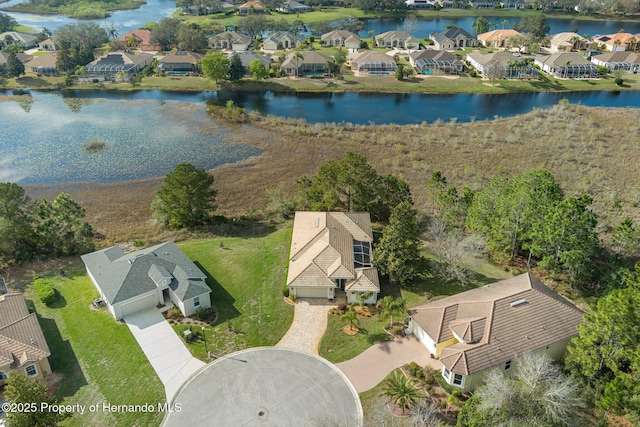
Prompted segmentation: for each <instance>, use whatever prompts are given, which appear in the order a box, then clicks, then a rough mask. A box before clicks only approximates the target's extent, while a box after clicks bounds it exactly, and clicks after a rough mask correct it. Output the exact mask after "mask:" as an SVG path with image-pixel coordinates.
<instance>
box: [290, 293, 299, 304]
mask: <svg viewBox="0 0 640 427" xmlns="http://www.w3.org/2000/svg"><path fill="white" fill-rule="evenodd" d="M289 299H290V300H291V301H293V302H296V300H297V299H298V295H295V294H294V295H289Z"/></svg>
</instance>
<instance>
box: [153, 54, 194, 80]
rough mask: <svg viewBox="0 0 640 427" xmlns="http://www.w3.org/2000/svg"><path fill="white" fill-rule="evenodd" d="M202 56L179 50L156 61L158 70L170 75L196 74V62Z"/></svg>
mask: <svg viewBox="0 0 640 427" xmlns="http://www.w3.org/2000/svg"><path fill="white" fill-rule="evenodd" d="M200 59H202V55H200V54H199V53H197V52H189V51H184V50H179V51H176V52H171V53H170V54H169V55H167V56H165V57H164V58H162V59H160V60H159V61H158V70H159V71H161V72H163V73H165V74H170V75H176V74H187V73H196V72H198V69H199V67H198V62H199V61H200Z"/></svg>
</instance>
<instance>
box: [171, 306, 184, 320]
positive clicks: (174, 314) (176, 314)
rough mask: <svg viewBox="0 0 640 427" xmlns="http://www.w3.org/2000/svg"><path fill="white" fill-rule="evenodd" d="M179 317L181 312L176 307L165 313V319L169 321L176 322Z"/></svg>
mask: <svg viewBox="0 0 640 427" xmlns="http://www.w3.org/2000/svg"><path fill="white" fill-rule="evenodd" d="M181 317H182V312H181V311H180V309H179V308H178V307H173V308H172V309H170V310H169V311H167V318H169V319H173V320H178V319H180V318H181Z"/></svg>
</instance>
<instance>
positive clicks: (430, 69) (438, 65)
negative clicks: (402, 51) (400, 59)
mask: <svg viewBox="0 0 640 427" xmlns="http://www.w3.org/2000/svg"><path fill="white" fill-rule="evenodd" d="M409 63H410V64H411V65H412V66H413V68H415V69H416V71H417V72H418V73H419V74H428V75H429V74H436V75H437V74H460V73H462V70H463V69H464V65H463V63H462V61H460V59H459V58H458V57H457V56H456V55H452V54H451V53H450V52H447V51H446V50H434V49H425V50H417V51H415V52H412V53H410V54H409Z"/></svg>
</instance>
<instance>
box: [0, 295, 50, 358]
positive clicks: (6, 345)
mask: <svg viewBox="0 0 640 427" xmlns="http://www.w3.org/2000/svg"><path fill="white" fill-rule="evenodd" d="M50 355H51V352H50V351H49V346H48V345H47V341H46V339H45V337H44V334H43V333H42V328H41V327H40V324H39V323H38V318H37V316H36V314H35V313H29V310H28V308H27V304H26V302H25V300H24V297H23V296H22V295H21V294H18V293H8V294H5V295H1V296H0V363H2V364H7V363H11V367H12V368H13V369H15V368H19V367H22V366H24V365H25V364H26V363H27V362H30V361H31V362H35V361H38V360H41V359H44V358H46V357H49V356H50Z"/></svg>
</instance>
